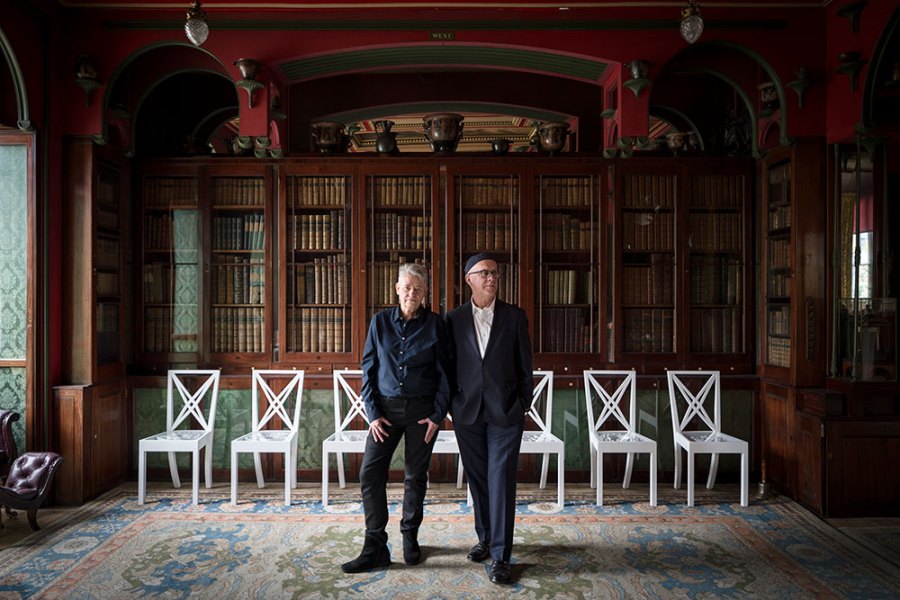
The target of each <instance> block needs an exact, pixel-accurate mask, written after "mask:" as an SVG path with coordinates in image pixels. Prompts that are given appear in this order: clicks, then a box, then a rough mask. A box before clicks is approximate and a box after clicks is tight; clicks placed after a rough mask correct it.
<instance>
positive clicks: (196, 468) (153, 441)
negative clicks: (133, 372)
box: [138, 369, 220, 504]
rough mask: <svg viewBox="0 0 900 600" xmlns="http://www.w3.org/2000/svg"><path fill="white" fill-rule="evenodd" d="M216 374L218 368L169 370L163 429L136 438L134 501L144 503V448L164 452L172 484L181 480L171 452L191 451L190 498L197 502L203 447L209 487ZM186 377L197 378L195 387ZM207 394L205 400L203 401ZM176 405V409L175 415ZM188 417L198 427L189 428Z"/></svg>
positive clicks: (145, 454)
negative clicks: (136, 489) (138, 439)
mask: <svg viewBox="0 0 900 600" xmlns="http://www.w3.org/2000/svg"><path fill="white" fill-rule="evenodd" d="M219 374H220V371H219V370H218V369H209V370H202V369H201V370H171V371H169V373H168V376H167V377H166V430H165V431H163V432H162V433H157V434H155V435H151V436H149V437H145V438H144V439H142V440H141V441H140V442H138V504H143V503H144V495H145V492H146V487H147V453H148V452H168V454H169V471H170V472H171V475H172V485H173V486H175V487H176V488H179V487H181V480H180V479H179V478H178V464H177V463H176V461H175V453H176V452H190V453H191V457H192V458H191V464H192V475H193V476H192V482H193V488H192V495H191V501H192V502H193V504H197V503H198V502H199V496H200V451H201V450H203V449H205V450H206V452H205V460H204V467H205V468H204V475H205V476H206V487H208V488H209V487H212V447H213V446H212V442H213V432H214V430H215V422H216V401H217V399H218V396H219ZM188 381H195V382H198V387H196V388H195V391H193V392H192V391H189V389H188V385H187V384H186V382H188ZM176 396H177V397H176ZM207 396H208V397H209V401H208V402H204V401H203V400H204V398H206V397H207ZM176 406H177V407H178V409H179V412H178V414H177V415H176V414H175V408H176ZM204 408H205V409H206V414H204ZM191 419H193V420H194V421H196V423H197V425H199V429H193V428H191V426H192V423H191V421H190V420H191Z"/></svg>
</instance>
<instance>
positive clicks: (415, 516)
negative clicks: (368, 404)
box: [359, 397, 437, 545]
mask: <svg viewBox="0 0 900 600" xmlns="http://www.w3.org/2000/svg"><path fill="white" fill-rule="evenodd" d="M380 407H381V409H382V415H383V416H384V417H385V418H386V419H387V420H388V421H390V422H391V425H390V426H385V428H386V429H387V432H388V437H387V439H385V440H384V441H383V442H377V441H375V438H374V437H373V436H372V435H371V434H370V435H369V436H368V438H366V449H365V454H364V455H363V462H362V467H361V468H360V471H359V480H360V487H361V488H362V499H363V510H364V511H365V515H366V540H367V542H369V541H370V542H374V543H376V544H380V545H384V544H386V543H387V539H388V536H387V533H386V532H385V528H386V527H387V523H388V507H387V479H388V470H389V468H390V466H391V459H392V458H393V456H394V451H395V450H396V449H397V446H398V445H399V444H400V440H401V439H404V440H405V444H406V446H405V447H406V450H405V457H404V479H403V516H402V518H401V520H400V531H401V532H404V533H405V532H412V533H413V534H415V533H416V532H417V531H418V529H419V525H420V524H421V523H422V513H423V504H424V502H425V491H426V489H427V487H428V466H429V465H430V464H431V452H432V450H434V443H435V441H436V440H437V433H435V436H434V438H432V440H431V442H430V443H428V444H426V443H425V432H426V431H428V424H427V423H426V424H423V425H419V423H418V421H420V420H421V419H425V418H428V417H429V416H430V415H431V414H432V413H433V412H434V397H415V398H382V399H381V405H380Z"/></svg>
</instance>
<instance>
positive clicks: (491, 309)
mask: <svg viewBox="0 0 900 600" xmlns="http://www.w3.org/2000/svg"><path fill="white" fill-rule="evenodd" d="M464 272H465V277H466V284H468V286H469V287H470V288H471V290H472V299H471V300H470V301H469V302H466V303H465V304H463V305H462V306H460V307H458V308H455V309H454V310H452V311H451V312H450V313H449V314H448V315H447V321H448V325H449V327H448V329H449V333H450V347H451V356H452V359H453V360H454V362H455V364H456V375H457V376H456V381H457V387H456V390H455V392H454V394H453V397H452V399H451V401H450V413H451V414H452V416H453V428H454V429H455V431H456V439H457V442H458V443H459V452H460V455H461V457H462V461H463V468H464V469H465V472H466V477H468V481H469V488H470V489H471V492H472V501H473V505H474V511H475V532H476V533H477V534H478V543H477V544H476V545H475V546H473V547H472V549H471V551H470V552H469V555H468V557H467V558H468V559H469V560H470V561H473V562H482V561H484V560H487V559H488V558H490V559H491V572H490V579H491V581H492V582H494V583H502V584H507V583H510V582H511V580H512V576H511V572H510V566H509V561H510V558H511V555H512V542H513V527H514V524H515V515H516V471H517V469H518V463H519V448H520V446H521V443H522V429H523V426H524V421H525V414H526V412H527V411H528V407H529V406H530V405H531V393H532V389H533V387H534V383H533V381H532V372H531V339H530V338H529V336H528V320H527V318H526V316H525V312H524V311H523V310H522V309H521V308H519V307H518V306H514V305H512V304H507V303H506V302H503V301H502V300H499V299H498V298H497V285H498V283H499V278H500V273H499V270H498V268H497V261H495V260H494V259H493V258H492V257H491V256H490V255H489V254H486V253H480V254H476V255H475V256H472V257H471V258H469V260H468V261H466V265H465V271H464Z"/></svg>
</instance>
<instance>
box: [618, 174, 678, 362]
mask: <svg viewBox="0 0 900 600" xmlns="http://www.w3.org/2000/svg"><path fill="white" fill-rule="evenodd" d="M620 177H621V181H620V184H619V189H620V196H619V199H618V203H617V204H618V215H617V216H618V218H617V232H616V233H617V235H616V238H617V239H619V240H621V243H620V244H619V245H618V247H617V252H618V253H619V260H618V264H619V265H620V267H621V268H620V269H618V271H619V273H620V277H619V278H618V280H617V282H618V290H619V293H618V297H619V303H620V307H621V316H620V322H619V324H618V331H619V336H618V337H619V339H618V347H619V349H620V350H619V353H617V354H618V355H619V356H621V355H622V354H624V355H628V354H633V353H642V354H673V353H674V352H675V351H676V348H675V317H676V315H675V308H676V307H675V242H676V239H675V237H676V236H675V233H676V220H675V219H676V212H675V208H676V202H677V200H678V197H679V190H678V185H679V183H680V177H679V174H676V173H674V172H667V171H664V170H658V171H656V172H647V171H646V170H644V172H641V171H635V170H632V169H628V170H623V172H622V173H621V175H620Z"/></svg>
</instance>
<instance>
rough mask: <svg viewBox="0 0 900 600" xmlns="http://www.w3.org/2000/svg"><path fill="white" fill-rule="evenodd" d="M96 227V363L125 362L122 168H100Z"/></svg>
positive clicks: (105, 166)
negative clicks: (123, 348) (123, 344)
mask: <svg viewBox="0 0 900 600" xmlns="http://www.w3.org/2000/svg"><path fill="white" fill-rule="evenodd" d="M96 196H97V231H96V236H95V238H94V255H95V256H96V263H95V264H96V267H95V272H94V278H95V283H94V289H95V294H96V299H97V305H96V306H97V308H96V310H97V315H96V320H95V324H94V331H95V335H96V348H97V364H98V365H109V364H117V363H121V362H122V316H123V313H124V303H123V295H122V289H123V287H122V284H123V281H122V257H123V255H124V252H123V247H122V225H123V219H122V213H121V210H122V206H123V203H122V182H121V176H120V174H119V172H118V171H117V170H116V169H114V168H112V167H110V166H108V165H106V164H102V165H100V167H99V168H98V170H97V194H96Z"/></svg>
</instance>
